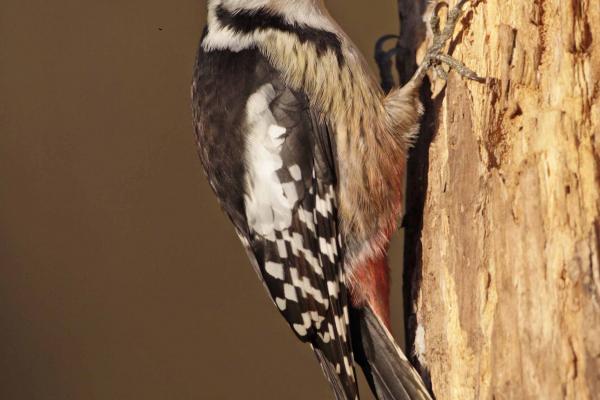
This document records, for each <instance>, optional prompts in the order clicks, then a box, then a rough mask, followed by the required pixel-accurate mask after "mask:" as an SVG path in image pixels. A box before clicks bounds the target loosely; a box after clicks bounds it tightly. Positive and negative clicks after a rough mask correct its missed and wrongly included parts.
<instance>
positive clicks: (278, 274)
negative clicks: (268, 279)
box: [265, 261, 285, 281]
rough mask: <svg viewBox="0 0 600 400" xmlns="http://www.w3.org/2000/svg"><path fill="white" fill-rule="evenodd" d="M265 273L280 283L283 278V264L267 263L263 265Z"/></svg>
mask: <svg viewBox="0 0 600 400" xmlns="http://www.w3.org/2000/svg"><path fill="white" fill-rule="evenodd" d="M265 271H267V273H268V274H269V275H271V276H272V277H273V278H277V279H279V280H280V281H282V280H283V279H284V278H285V275H284V273H283V264H279V263H275V262H271V261H268V262H267V263H266V264H265Z"/></svg>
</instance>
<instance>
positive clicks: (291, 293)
mask: <svg viewBox="0 0 600 400" xmlns="http://www.w3.org/2000/svg"><path fill="white" fill-rule="evenodd" d="M283 295H284V296H285V298H286V299H288V300H291V301H295V302H296V303H297V302H298V295H297V294H296V288H294V286H292V285H290V284H288V283H286V284H285V285H283Z"/></svg>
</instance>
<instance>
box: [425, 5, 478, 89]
mask: <svg viewBox="0 0 600 400" xmlns="http://www.w3.org/2000/svg"><path fill="white" fill-rule="evenodd" d="M467 1H468V0H460V1H459V2H458V3H457V4H456V5H455V6H454V7H452V8H450V9H449V11H448V17H447V19H446V25H445V26H444V29H441V30H440V17H439V16H438V11H439V10H440V9H441V8H442V7H444V6H445V7H449V6H448V3H446V2H445V1H439V2H438V3H437V4H436V6H435V8H434V10H433V14H432V16H431V19H430V26H431V30H432V32H433V42H432V44H431V46H430V47H429V49H428V50H427V53H426V55H425V58H424V60H423V62H422V63H421V65H420V67H419V69H418V70H417V73H416V74H415V77H416V78H418V79H422V78H423V77H424V75H425V74H426V73H427V70H428V69H429V68H433V69H434V71H435V72H436V74H437V76H438V77H439V78H441V79H443V80H446V79H447V78H448V73H447V72H446V71H445V70H444V69H443V68H442V64H446V65H448V66H449V67H450V68H451V69H454V70H455V71H456V72H457V73H458V74H459V75H461V76H463V77H465V78H467V79H470V80H473V81H476V82H485V79H484V78H481V77H479V76H478V75H477V74H476V73H475V72H474V71H473V70H471V69H470V68H469V67H467V66H466V65H464V64H463V63H462V62H460V61H458V60H457V59H455V58H453V57H450V56H449V55H447V54H443V52H442V50H443V49H444V47H445V46H446V43H447V42H448V40H450V38H451V37H452V34H453V33H454V28H455V27H456V23H457V22H458V19H459V18H460V16H461V14H462V6H463V5H464V4H465V3H466V2H467Z"/></svg>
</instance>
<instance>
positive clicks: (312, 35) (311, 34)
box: [216, 5, 345, 66]
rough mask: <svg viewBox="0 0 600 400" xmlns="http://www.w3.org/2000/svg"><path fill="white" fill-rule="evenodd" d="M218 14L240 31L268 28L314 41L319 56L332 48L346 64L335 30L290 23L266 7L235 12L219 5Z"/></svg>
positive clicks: (304, 40) (231, 26)
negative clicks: (330, 30)
mask: <svg viewBox="0 0 600 400" xmlns="http://www.w3.org/2000/svg"><path fill="white" fill-rule="evenodd" d="M216 14H217V19H218V20H219V22H220V23H221V24H222V25H223V26H225V27H228V28H229V29H232V30H234V31H235V32H238V33H244V34H248V33H252V32H257V31H262V30H266V29H274V30H278V31H282V32H287V33H291V34H294V35H296V36H297V37H298V40H300V42H301V43H305V42H310V43H313V44H314V45H315V47H316V49H317V55H318V56H319V57H321V56H322V55H323V54H325V52H326V51H327V50H331V51H333V52H334V53H335V56H336V58H337V61H338V65H340V66H342V65H344V62H345V60H344V55H343V54H342V41H341V40H340V38H339V36H338V35H336V34H335V33H333V32H329V31H326V30H323V29H316V28H310V27H308V26H304V25H298V24H290V23H289V22H287V21H286V20H285V18H284V17H283V16H282V15H280V14H277V13H275V12H273V11H272V10H269V9H267V8H265V7H261V8H257V9H253V10H240V11H236V12H235V13H233V12H231V11H229V10H227V9H226V8H225V7H223V6H222V5H219V6H217V10H216Z"/></svg>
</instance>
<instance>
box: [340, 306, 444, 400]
mask: <svg viewBox="0 0 600 400" xmlns="http://www.w3.org/2000/svg"><path fill="white" fill-rule="evenodd" d="M352 312H353V313H356V314H357V315H356V316H355V318H351V320H352V321H354V322H355V326H353V327H352V341H353V347H354V357H355V360H356V362H358V364H359V365H360V366H361V367H362V369H363V371H364V373H365V376H366V378H367V380H368V381H369V385H370V387H371V390H372V391H373V393H375V395H376V396H377V399H378V400H432V398H431V396H430V395H429V392H428V391H427V388H426V387H425V384H424V383H423V381H422V380H421V377H420V376H419V374H418V373H417V371H416V370H415V369H414V368H413V367H412V365H411V364H410V362H409V361H408V359H407V358H406V356H405V355H404V353H403V352H402V350H401V349H400V347H398V345H397V344H396V342H395V341H394V338H393V337H392V335H391V333H390V332H389V330H388V329H387V328H386V327H385V325H384V324H383V323H382V322H381V321H380V320H379V318H378V317H377V316H376V315H375V313H374V312H373V311H372V310H371V308H370V307H368V306H365V307H364V308H360V309H353V311H352Z"/></svg>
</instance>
